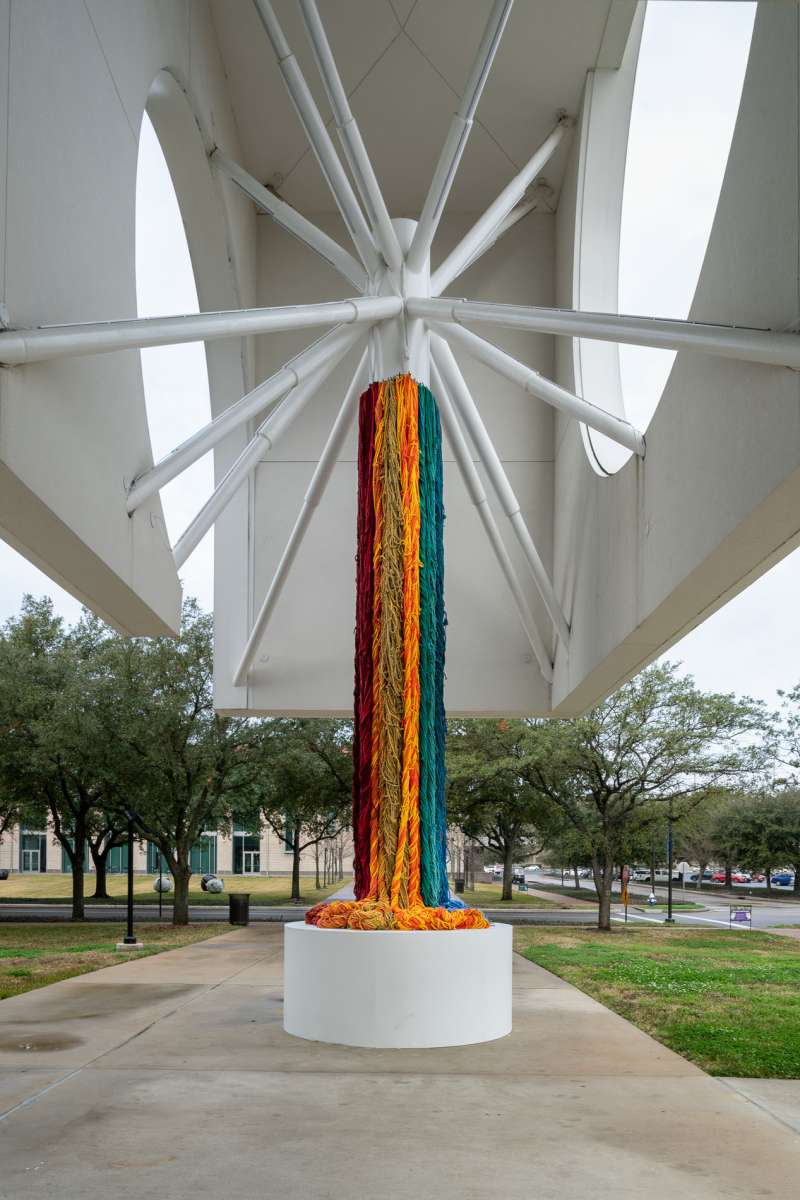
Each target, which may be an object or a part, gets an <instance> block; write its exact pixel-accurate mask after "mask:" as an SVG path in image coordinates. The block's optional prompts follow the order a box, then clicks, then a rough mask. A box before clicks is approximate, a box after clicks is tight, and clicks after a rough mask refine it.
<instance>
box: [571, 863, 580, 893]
mask: <svg viewBox="0 0 800 1200" xmlns="http://www.w3.org/2000/svg"><path fill="white" fill-rule="evenodd" d="M572 873H573V875H574V876H575V888H576V889H577V888H579V887H580V886H581V881H580V879H579V878H578V868H577V867H573V868H572Z"/></svg>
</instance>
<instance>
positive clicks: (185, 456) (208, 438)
mask: <svg viewBox="0 0 800 1200" xmlns="http://www.w3.org/2000/svg"><path fill="white" fill-rule="evenodd" d="M360 332H361V331H360V329H358V328H356V329H352V328H349V327H345V328H341V327H340V328H337V329H332V330H331V332H330V333H328V334H326V335H325V337H323V338H320V339H319V341H317V342H314V344H313V345H312V346H309V347H308V348H307V349H306V350H304V351H303V352H302V353H301V354H298V356H297V357H296V358H293V359H292V360H291V362H288V363H286V365H285V366H283V367H281V369H280V370H279V371H276V372H275V374H274V375H271V376H270V377H269V379H265V380H264V382H263V383H260V384H258V386H257V387H255V388H253V390H252V391H251V392H248V393H247V395H246V396H243V397H242V399H241V400H237V401H236V403H235V404H232V405H231V406H230V407H229V408H226V409H225V411H224V412H223V413H220V415H219V416H218V417H215V419H214V420H213V421H209V423H208V424H207V425H204V426H203V428H202V429H199V430H198V431H197V433H193V434H192V436H191V437H189V438H187V439H186V441H185V442H182V443H181V445H180V446H178V447H177V449H175V450H173V451H172V453H171V454H168V455H167V457H166V458H162V460H161V461H160V462H158V463H156V465H155V466H154V467H151V468H150V469H149V470H148V471H144V472H143V473H142V474H141V475H140V476H139V477H138V479H136V480H134V483H133V485H132V487H131V489H130V491H129V492H128V501H127V508H128V512H129V513H133V512H135V510H136V509H137V508H138V507H139V505H140V504H142V503H143V502H144V501H145V500H147V499H148V498H149V497H150V496H152V495H154V494H155V492H157V491H159V490H160V489H161V488H162V487H164V485H165V484H167V483H169V482H170V480H172V479H175V477H176V476H177V475H180V474H181V472H182V471H185V470H186V468H187V467H190V466H191V465H192V463H193V462H196V461H197V459H198V458H201V457H202V456H203V455H204V454H205V453H206V452H207V451H209V450H211V449H213V447H214V446H216V445H217V443H218V442H221V441H222V439H223V438H224V437H227V436H228V434H229V433H231V432H232V430H234V429H238V427H239V426H240V425H243V424H244V422H245V421H249V420H250V419H251V418H252V417H256V416H258V414H259V413H260V412H262V411H263V410H264V409H265V408H266V407H267V406H268V405H269V404H272V403H274V402H275V401H276V400H280V398H281V397H282V396H285V395H286V393H287V392H288V391H289V390H290V389H291V388H293V387H297V385H298V384H299V383H302V381H303V380H304V379H307V378H308V376H309V375H310V374H311V373H312V372H313V371H315V370H316V369H317V368H318V367H321V366H333V365H334V364H335V363H336V362H338V361H339V360H340V359H342V358H344V356H345V354H346V353H347V351H348V350H349V349H350V347H351V346H352V345H353V343H354V342H355V341H356V340H357V339H358V337H359V336H360Z"/></svg>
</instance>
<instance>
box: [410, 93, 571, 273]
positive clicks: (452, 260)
mask: <svg viewBox="0 0 800 1200" xmlns="http://www.w3.org/2000/svg"><path fill="white" fill-rule="evenodd" d="M572 125H573V121H572V118H571V117H567V116H563V117H560V118H559V120H558V123H557V124H556V126H555V128H554V129H553V130H552V132H551V133H550V134H549V135H548V136H547V137H546V138H545V140H544V141H543V142H542V144H541V146H540V147H539V149H538V150H537V151H536V152H535V153H534V154H533V155H532V157H531V158H530V159H529V161H528V162H527V163H526V165H525V166H524V167H523V168H522V170H521V171H520V172H519V174H518V175H515V176H514V178H513V179H512V180H511V182H510V183H508V184H507V185H506V186H505V187H504V188H503V190H502V192H501V193H500V195H499V196H498V197H497V198H496V199H495V200H494V201H493V202H492V203H491V204H490V205H489V207H488V208H487V210H486V212H485V213H484V214H483V216H482V217H479V218H478V220H477V221H476V222H475V224H474V225H473V226H472V228H471V229H470V230H469V232H468V233H465V234H464V236H463V238H462V239H461V241H460V242H459V243H458V245H457V246H456V247H455V248H454V249H453V250H451V251H450V253H449V254H448V256H447V258H446V259H445V260H444V262H443V263H442V264H441V266H440V267H438V268H437V269H436V270H435V271H434V273H433V275H432V276H431V295H432V296H438V295H439V294H440V293H441V292H443V291H444V290H445V289H446V288H448V287H449V286H450V284H451V283H452V282H453V280H455V279H457V278H458V276H459V275H460V274H461V272H462V271H464V270H465V269H466V267H467V265H468V264H469V263H470V262H471V260H472V259H473V258H474V257H475V255H476V253H477V252H478V251H479V250H480V248H481V246H483V245H484V243H486V242H488V241H489V239H490V238H491V237H492V235H493V233H494V231H495V229H497V228H498V227H499V226H500V225H501V224H502V222H503V221H504V220H505V218H506V217H507V216H508V214H509V213H510V212H511V210H512V209H513V207H514V205H515V204H517V203H519V201H520V200H521V199H522V197H523V196H524V195H525V192H526V191H527V189H528V187H529V186H530V184H532V183H533V181H534V179H535V178H536V176H537V175H538V174H539V172H540V171H543V170H544V168H545V166H546V165H547V163H548V162H549V161H550V159H551V158H552V156H553V154H554V153H555V152H556V150H557V149H558V147H559V146H560V144H561V142H562V140H563V138H564V135H565V134H566V132H567V130H568V129H570V128H571V127H572Z"/></svg>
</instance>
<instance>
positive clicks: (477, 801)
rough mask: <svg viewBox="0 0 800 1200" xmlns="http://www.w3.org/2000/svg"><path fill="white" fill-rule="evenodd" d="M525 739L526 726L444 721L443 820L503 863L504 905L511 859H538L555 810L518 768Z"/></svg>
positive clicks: (509, 891) (507, 722)
mask: <svg viewBox="0 0 800 1200" xmlns="http://www.w3.org/2000/svg"><path fill="white" fill-rule="evenodd" d="M528 736H529V729H528V726H527V725H526V723H525V722H524V721H513V720H505V719H501V720H486V719H482V720H480V719H479V720H470V721H450V722H448V738H447V774H448V789H447V819H448V823H449V824H452V825H456V826H457V827H458V828H459V829H461V830H462V831H463V833H464V834H465V835H466V836H467V837H468V838H471V839H472V840H473V841H475V842H477V843H478V844H479V845H480V846H482V847H483V848H484V849H485V850H491V851H492V852H493V853H494V854H497V855H498V856H499V858H500V860H501V862H502V864H503V891H502V898H503V900H510V899H511V895H512V884H513V868H514V859H515V857H517V856H518V855H520V854H522V853H525V854H530V855H534V854H537V853H538V852H539V851H540V850H541V849H542V847H543V845H544V842H545V840H546V835H545V832H544V831H545V830H546V829H547V828H548V827H549V826H550V825H551V824H552V822H553V820H554V818H555V810H554V808H553V806H552V805H551V804H550V803H549V801H548V799H547V798H546V797H545V796H544V795H543V793H542V791H541V789H539V788H537V787H536V786H534V785H532V783H531V781H530V780H529V779H528V778H527V777H526V775H525V774H524V773H523V772H522V771H521V770H520V769H519V764H520V762H521V760H522V757H523V755H524V752H525V751H524V747H525V744H526V740H527V738H528Z"/></svg>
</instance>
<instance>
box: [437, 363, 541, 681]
mask: <svg viewBox="0 0 800 1200" xmlns="http://www.w3.org/2000/svg"><path fill="white" fill-rule="evenodd" d="M431 379H432V382H433V386H434V391H435V395H436V400H437V403H438V406H439V415H440V417H441V418H442V427H443V429H444V431H445V433H446V434H447V438H448V441H449V443H450V448H451V449H452V451H453V455H454V457H455V460H456V465H457V467H458V469H459V472H460V474H461V478H462V479H463V480H464V486H465V487H466V489H467V495H468V496H469V498H470V500H471V501H472V503H473V504H474V505H475V508H476V510H477V513H478V516H479V517H480V520H481V523H482V525H483V528H484V530H485V532H486V536H487V537H488V539H489V544H490V545H491V547H492V550H493V552H494V556H495V558H496V559H497V562H498V565H499V567H500V570H501V571H502V572H503V576H504V578H505V581H506V583H507V584H508V587H509V591H510V592H511V595H512V597H513V599H514V604H515V605H516V608H517V612H518V614H519V619H520V624H521V625H522V628H523V630H524V631H525V636H526V637H527V639H528V642H529V643H530V647H531V650H532V651H533V653H534V655H535V657H536V661H537V662H538V664H539V669H540V671H541V672H542V675H543V676H544V678H545V679H546V680H547V682H548V683H551V682H552V679H553V664H552V663H551V661H550V655H549V653H548V650H547V648H546V646H545V644H544V639H543V638H542V635H541V634H540V632H539V629H538V627H537V625H536V621H535V620H534V617H533V614H532V613H531V610H530V608H529V607H528V601H527V600H526V598H525V593H524V591H523V590H522V585H521V583H520V581H519V578H518V576H517V572H516V571H515V570H514V564H513V563H512V561H511V556H510V554H509V553H508V550H507V549H506V547H505V543H504V542H503V539H502V537H501V534H500V530H499V529H498V527H497V522H496V521H495V519H494V513H493V512H492V510H491V509H490V507H489V501H488V499H487V496H486V492H485V490H484V487H483V484H482V483H481V477H480V475H479V474H478V471H477V468H476V466H475V463H474V462H473V461H472V455H471V454H470V451H469V446H468V445H467V439H466V438H465V437H464V431H463V430H462V428H461V424H460V422H459V420H458V417H457V416H456V414H455V411H454V409H453V405H452V402H451V400H450V396H449V395H448V392H447V388H446V387H445V384H444V380H443V379H442V377H441V375H440V373H439V370H438V368H437V366H436V363H435V362H433V363H431Z"/></svg>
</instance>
